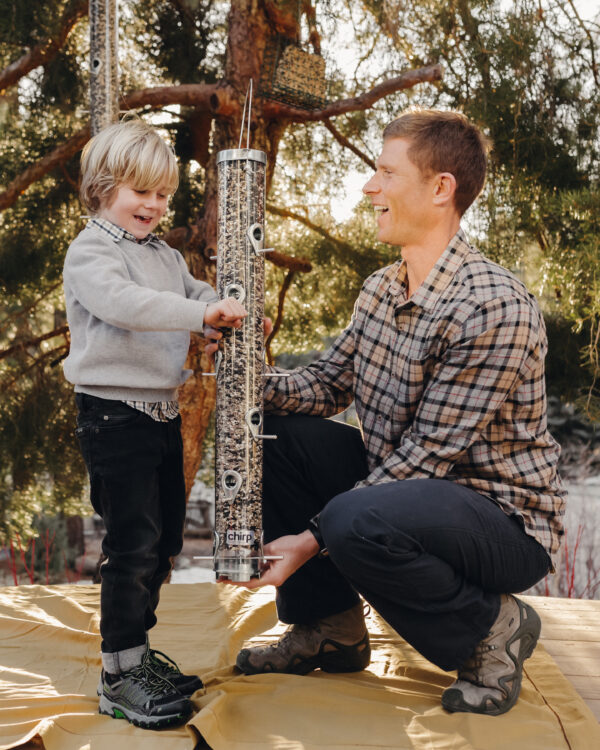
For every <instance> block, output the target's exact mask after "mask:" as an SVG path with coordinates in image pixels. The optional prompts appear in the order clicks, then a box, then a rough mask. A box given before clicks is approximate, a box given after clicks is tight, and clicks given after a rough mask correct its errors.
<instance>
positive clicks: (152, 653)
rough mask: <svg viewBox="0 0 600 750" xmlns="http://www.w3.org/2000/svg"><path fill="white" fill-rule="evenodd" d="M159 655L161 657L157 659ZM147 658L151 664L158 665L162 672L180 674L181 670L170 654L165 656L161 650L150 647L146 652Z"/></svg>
mask: <svg viewBox="0 0 600 750" xmlns="http://www.w3.org/2000/svg"><path fill="white" fill-rule="evenodd" d="M159 656H160V657H162V659H159V658H158V657H159ZM163 659H164V661H163ZM148 660H149V662H150V664H151V665H152V666H155V667H159V668H160V669H162V670H163V672H168V673H171V674H173V675H176V674H181V670H180V669H179V667H178V666H177V662H176V661H174V660H173V659H171V657H170V656H167V655H166V654H165V653H163V652H162V651H158V650H157V649H154V648H151V649H150V650H149V652H148Z"/></svg>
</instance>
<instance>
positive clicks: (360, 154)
mask: <svg viewBox="0 0 600 750" xmlns="http://www.w3.org/2000/svg"><path fill="white" fill-rule="evenodd" d="M323 125H325V127H326V128H327V130H329V132H330V133H331V135H332V136H333V137H334V138H335V140H336V141H337V142H338V143H339V144H341V145H342V146H344V148H347V149H350V151H352V153H353V154H356V155H357V156H358V157H359V159H362V160H363V161H364V162H365V164H368V165H369V166H370V167H371V169H373V170H375V169H377V167H376V166H375V162H374V161H373V159H371V157H370V156H367V155H366V154H365V153H364V152H363V151H361V150H360V149H359V148H358V147H357V146H355V145H354V144H353V143H351V142H350V141H349V140H348V139H347V138H346V137H345V136H344V135H342V134H341V133H340V131H339V130H338V129H337V128H336V127H335V125H334V124H333V123H332V122H331V121H330V120H323Z"/></svg>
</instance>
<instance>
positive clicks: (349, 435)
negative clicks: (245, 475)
mask: <svg viewBox="0 0 600 750" xmlns="http://www.w3.org/2000/svg"><path fill="white" fill-rule="evenodd" d="M265 431H266V432H267V433H269V434H277V435H278V440H273V441H268V442H266V444H265V471H264V492H263V497H264V500H263V506H264V510H263V513H264V520H263V523H264V529H265V540H266V541H271V540H273V539H275V538H277V537H279V536H282V535H284V534H296V533H300V532H301V531H304V530H305V529H306V527H307V526H306V524H307V521H308V519H309V518H311V517H312V516H313V515H315V514H317V513H319V511H322V512H321V517H320V520H321V523H320V525H321V532H322V534H323V538H324V540H325V543H326V545H327V548H328V550H329V558H328V559H327V558H326V559H320V558H313V559H312V560H310V561H309V562H308V563H307V564H306V565H304V566H303V567H302V568H301V569H300V570H298V571H297V572H296V573H295V574H294V575H293V576H291V577H290V578H289V579H288V581H286V582H285V584H284V585H283V586H281V587H279V589H278V591H277V608H278V613H279V617H280V619H281V620H282V621H283V622H287V623H310V622H312V621H314V620H316V619H318V618H321V617H326V616H328V615H331V614H335V613H337V612H342V611H344V610H345V609H349V608H350V607H352V606H354V605H355V604H356V603H357V602H358V600H359V599H358V594H361V595H362V596H363V597H364V598H365V599H366V600H367V601H368V602H369V603H370V604H371V605H372V606H373V607H374V608H375V609H376V610H377V612H379V614H380V615H381V616H382V617H383V618H384V619H385V620H386V621H387V622H388V623H389V624H390V625H391V626H392V627H393V628H394V629H395V630H396V631H397V632H398V633H399V634H400V635H401V636H402V637H403V638H404V639H405V640H406V641H408V643H410V644H411V645H412V646H414V647H415V648H416V649H417V650H418V651H419V652H420V653H421V654H423V655H424V656H425V657H426V658H427V659H429V660H430V661H431V662H433V663H434V664H436V665H437V666H439V667H441V668H442V669H446V670H451V669H456V668H457V667H459V666H460V665H461V664H462V663H463V662H464V661H465V660H466V659H467V658H468V657H469V656H470V655H471V653H472V651H473V649H474V647H475V645H476V644H477V643H478V642H479V641H480V640H481V639H482V638H484V637H485V636H486V635H487V633H488V632H489V629H490V627H491V625H492V623H493V622H494V620H495V619H496V617H497V615H498V609H499V603H500V594H501V593H510V592H518V591H523V590H524V589H527V588H529V587H530V586H532V585H533V584H534V583H536V582H537V581H539V580H540V579H541V578H543V577H544V575H546V573H547V572H548V570H549V567H550V559H549V557H548V555H547V553H546V551H545V550H544V548H543V547H542V546H541V545H540V544H539V543H538V542H537V541H536V540H535V539H533V538H532V537H530V536H528V535H527V534H526V533H525V531H524V530H523V527H522V525H521V523H520V522H519V521H518V520H517V519H516V518H513V517H510V516H507V515H506V514H505V513H504V512H503V511H502V510H501V509H500V508H499V507H498V506H497V505H496V504H495V503H494V502H493V501H491V500H489V499H488V498H486V497H484V496H482V495H480V494H478V493H477V492H474V491H472V490H470V489H468V488H466V487H463V486H462V485H459V484H456V483H455V482H451V481H447V480H440V479H413V480H405V481H398V482H388V483H385V484H379V485H374V486H371V487H365V488H360V489H356V490H351V488H352V487H353V486H354V484H355V483H356V482H357V481H359V480H360V479H363V478H364V477H366V476H367V474H368V468H367V464H366V458H365V449H364V444H363V442H362V438H361V435H360V432H359V431H358V430H356V429H354V428H352V427H348V426H347V425H344V424H340V423H338V422H333V421H331V420H326V419H321V418H318V417H306V416H303V415H292V416H286V417H274V416H268V417H267V424H266V425H265ZM350 490H351V491H350ZM357 592H358V593H357Z"/></svg>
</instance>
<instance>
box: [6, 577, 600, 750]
mask: <svg viewBox="0 0 600 750" xmlns="http://www.w3.org/2000/svg"><path fill="white" fill-rule="evenodd" d="M98 602H99V588H98V587H97V586H19V587H6V588H1V589H0V750H7V749H8V748H13V747H16V746H18V745H19V744H21V743H24V742H25V741H27V740H29V739H30V738H32V737H34V736H35V735H40V736H41V737H42V739H43V742H44V745H45V747H46V750H80V749H81V750H83V749H84V748H85V750H136V749H137V748H143V749H144V750H158V749H159V748H162V749H163V750H193V748H194V746H195V744H196V742H197V741H198V739H199V738H200V736H202V737H204V739H205V740H206V742H207V743H208V745H210V747H211V748H213V750H270V749H276V750H321V749H322V748H336V749H337V750H345V749H346V748H348V749H350V748H352V749H353V750H359V749H360V748H378V749H380V750H381V749H383V748H389V749H390V750H392V749H393V750H404V748H406V749H409V748H410V750H564V749H565V748H570V749H571V750H595V749H596V748H600V730H599V727H598V724H597V723H596V721H595V719H594V717H593V715H592V713H591V711H590V710H589V709H588V708H587V706H586V705H585V703H584V702H583V701H582V700H581V698H580V697H579V696H578V695H577V693H576V692H575V690H574V689H573V687H572V686H571V685H570V683H569V682H568V681H567V680H566V678H565V677H564V676H563V675H562V673H561V672H560V670H559V669H558V667H557V666H556V664H555V663H554V662H553V660H552V659H551V658H550V657H549V656H548V654H547V653H546V652H545V651H544V650H543V648H541V647H538V648H537V649H536V651H535V653H534V655H533V657H532V658H531V659H530V660H529V661H528V662H527V663H526V676H525V679H524V684H523V690H522V692H521V698H520V700H519V701H518V703H517V705H516V706H515V707H514V708H513V710H512V711H510V712H509V713H508V714H506V715H504V716H501V717H496V718H491V717H485V716H474V715H467V714H453V715H450V714H447V713H446V712H445V711H444V710H443V709H442V708H441V706H440V694H441V692H442V690H443V688H444V687H446V686H447V685H448V684H449V683H450V682H451V681H452V679H453V678H452V676H451V675H449V674H445V673H444V672H441V671H440V670H438V669H436V668H435V667H433V666H432V665H430V664H429V663H428V662H426V661H425V660H424V659H423V658H421V657H420V656H419V655H418V654H417V653H416V652H415V651H413V650H412V649H411V648H410V647H409V646H407V645H406V644H405V643H404V642H403V641H401V640H400V638H399V637H398V636H397V635H396V633H394V632H393V631H392V630H390V629H389V628H388V627H387V626H386V625H385V623H383V622H382V621H381V620H380V619H379V618H378V617H377V616H376V615H370V617H369V630H370V632H371V639H372V645H373V661H372V664H371V666H370V667H369V669H368V670H366V671H365V672H362V673H358V674H354V675H328V674H324V673H321V672H314V673H312V674H310V675H308V676H306V677H297V676H293V675H274V674H271V675H260V676H255V677H244V676H242V675H239V674H237V673H236V672H235V671H234V669H233V666H232V665H233V663H234V660H235V655H236V653H237V651H238V649H239V648H240V647H241V646H242V644H243V642H245V641H247V640H249V639H255V640H257V641H259V640H266V638H263V636H262V634H263V633H264V632H265V631H267V630H269V628H272V630H270V631H269V634H268V636H267V637H268V638H275V637H276V635H277V633H278V632H279V630H278V628H277V627H274V626H275V625H276V621H277V618H276V614H275V606H274V603H273V593H272V589H268V590H265V591H259V592H256V593H250V592H248V591H246V590H243V589H234V588H232V587H223V586H216V585H213V584H187V585H186V584H171V585H166V586H164V588H163V592H162V599H161V604H160V610H159V625H158V626H157V627H156V628H155V629H154V630H153V632H152V645H153V647H154V648H158V649H161V650H163V651H165V652H166V653H168V654H169V655H170V656H171V657H172V658H174V659H175V660H176V661H178V662H179V664H180V666H181V667H182V668H183V669H184V671H187V672H193V673H198V674H200V675H201V676H202V677H203V678H204V680H205V682H206V685H207V691H206V694H205V695H201V696H199V697H197V698H195V699H194V701H195V704H196V707H197V709H198V713H196V714H195V715H194V716H193V717H192V719H191V720H190V721H189V723H188V725H187V726H185V727H180V728H178V729H170V730H162V731H148V730H143V729H138V728H136V727H133V726H131V725H130V724H128V723H127V722H125V721H122V720H115V719H111V718H108V717H106V716H99V715H98V714H97V698H96V684H97V682H98V674H99V670H100V659H99V654H98V651H99V646H100V638H99V635H98Z"/></svg>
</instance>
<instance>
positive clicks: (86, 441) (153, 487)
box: [76, 393, 185, 652]
mask: <svg viewBox="0 0 600 750" xmlns="http://www.w3.org/2000/svg"><path fill="white" fill-rule="evenodd" d="M76 402H77V406H78V408H79V415H78V417H77V430H76V433H77V437H78V439H79V445H80V447H81V452H82V454H83V458H84V460H85V463H86V466H87V469H88V473H89V477H90V494H91V501H92V505H93V507H94V510H95V511H96V512H97V513H98V514H99V515H100V516H102V519H103V520H104V524H105V526H106V535H105V537H104V540H103V542H102V551H103V552H104V554H105V555H106V557H107V560H106V562H105V563H104V564H103V566H102V568H101V574H102V587H101V618H100V632H101V635H102V651H106V652H114V651H124V650H125V649H128V648H133V647H134V646H140V645H143V644H144V643H145V642H146V632H147V631H148V630H150V628H152V627H153V626H154V625H155V624H156V615H155V610H156V607H157V606H158V600H159V591H160V587H161V584H162V583H163V581H164V580H165V578H166V577H167V576H168V574H169V572H170V570H171V560H170V558H171V557H172V556H175V555H178V554H179V552H180V551H181V547H182V544H183V525H184V521H185V483H184V477H183V445H182V440H181V419H180V417H177V418H176V419H174V420H172V421H170V422H156V421H155V420H153V419H152V418H151V417H149V416H147V415H146V414H144V413H142V412H141V411H138V410H137V409H132V408H131V407H129V406H127V405H126V404H124V403H122V402H121V401H112V400H107V399H101V398H96V397H94V396H88V395H86V394H81V393H78V394H76Z"/></svg>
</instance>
